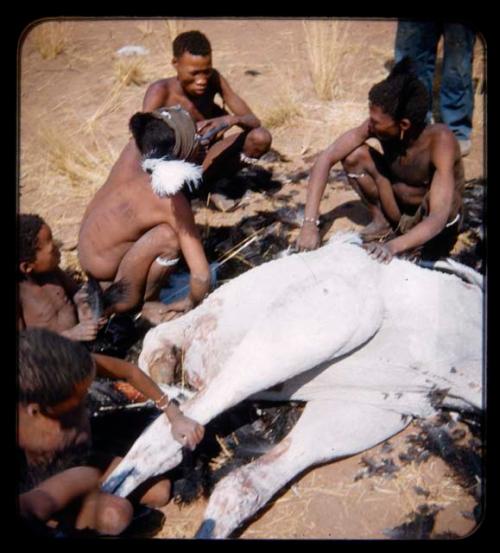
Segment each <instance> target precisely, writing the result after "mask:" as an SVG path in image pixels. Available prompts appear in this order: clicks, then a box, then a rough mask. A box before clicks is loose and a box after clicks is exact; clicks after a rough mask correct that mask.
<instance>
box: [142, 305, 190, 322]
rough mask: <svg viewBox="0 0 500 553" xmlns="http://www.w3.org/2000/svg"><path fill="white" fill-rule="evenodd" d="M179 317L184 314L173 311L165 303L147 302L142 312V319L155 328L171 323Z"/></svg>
mask: <svg viewBox="0 0 500 553" xmlns="http://www.w3.org/2000/svg"><path fill="white" fill-rule="evenodd" d="M179 315H182V313H179V312H176V311H172V310H171V309H169V308H168V307H167V306H166V305H165V304H164V303H161V302H159V301H147V302H145V303H144V305H143V306H142V310H141V318H142V319H145V320H146V321H148V322H149V323H151V324H152V325H154V326H156V325H159V324H160V323H164V322H166V321H170V320H172V319H174V318H175V317H178V316H179Z"/></svg>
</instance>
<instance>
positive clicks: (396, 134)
mask: <svg viewBox="0 0 500 553" xmlns="http://www.w3.org/2000/svg"><path fill="white" fill-rule="evenodd" d="M368 97H369V117H368V119H366V120H365V121H364V122H363V123H362V124H361V125H360V126H359V127H356V128H354V129H351V130H349V131H347V132H346V133H344V134H343V135H341V136H340V137H339V138H338V139H337V140H336V141H335V142H333V144H331V145H330V146H329V147H328V148H327V149H326V150H325V151H323V152H322V153H321V154H320V155H319V157H318V159H317V161H316V162H315V164H314V167H313V169H312V171H311V176H310V180H309V185H308V191H307V202H306V207H305V214H304V221H303V225H302V229H301V232H300V235H299V238H298V241H297V247H298V249H299V250H311V249H315V248H317V247H318V246H319V244H320V235H319V230H318V225H319V220H318V213H319V204H320V201H321V197H322V195H323V192H324V190H325V186H326V182H327V179H328V174H329V172H330V169H331V168H332V167H333V165H335V164H336V163H337V162H338V161H340V162H341V163H342V165H343V168H344V170H345V171H346V173H347V178H348V180H349V183H350V184H351V185H352V186H353V188H354V189H355V190H356V192H357V193H358V194H359V195H360V197H361V199H362V200H363V202H364V203H365V204H366V205H367V207H368V209H369V211H370V214H371V216H372V222H371V223H370V224H369V225H368V226H367V227H366V228H365V229H363V231H362V232H361V236H362V238H363V240H364V242H365V243H367V245H366V248H367V250H368V251H369V252H370V254H371V255H372V256H373V257H374V258H376V259H378V260H379V261H383V262H386V263H388V262H389V261H390V260H391V259H392V257H393V256H395V255H401V254H404V255H406V256H411V257H421V258H425V259H437V258H439V257H443V256H446V255H448V254H449V252H450V250H451V249H452V248H453V245H454V244H455V242H456V239H457V236H458V231H459V227H460V223H461V209H462V191H463V187H464V169H463V164H462V158H461V154H460V147H459V144H458V141H457V139H456V138H455V136H454V135H453V133H452V131H451V130H450V129H449V128H448V127H447V126H446V125H443V124H435V125H426V122H425V119H426V113H427V107H428V96H427V91H426V89H425V86H424V85H423V84H422V83H421V82H420V81H419V79H418V78H417V76H416V75H415V74H414V72H413V69H412V64H411V60H410V59H409V58H404V59H403V60H401V61H400V62H399V63H398V64H396V65H395V66H394V68H393V69H392V71H391V73H390V74H389V76H388V77H387V78H386V79H384V80H383V81H381V82H379V83H377V84H376V85H374V86H373V87H372V88H371V90H370V92H369V95H368ZM370 138H375V139H377V140H378V141H379V143H380V146H381V150H382V152H379V151H378V150H377V149H375V148H374V147H372V146H370V145H368V144H367V143H366V141H367V140H368V139H370Z"/></svg>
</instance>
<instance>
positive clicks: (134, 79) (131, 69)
mask: <svg viewBox="0 0 500 553" xmlns="http://www.w3.org/2000/svg"><path fill="white" fill-rule="evenodd" d="M115 75H116V78H117V80H118V82H119V83H123V84H124V85H125V86H129V85H131V84H135V85H137V86H141V85H143V84H144V83H146V82H147V80H148V79H147V78H146V76H145V74H144V61H143V60H142V59H141V58H137V57H136V56H134V57H132V58H125V59H120V60H118V61H117V62H116V63H115Z"/></svg>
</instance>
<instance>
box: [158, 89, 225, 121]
mask: <svg viewBox="0 0 500 553" xmlns="http://www.w3.org/2000/svg"><path fill="white" fill-rule="evenodd" d="M214 97H215V91H207V93H206V94H205V95H204V96H203V97H202V98H199V99H197V100H191V99H190V98H189V97H187V96H186V95H184V94H182V93H178V92H177V91H176V92H173V93H172V94H170V96H169V98H168V102H167V103H168V105H169V106H172V105H175V104H180V105H181V106H182V107H183V108H184V109H185V110H186V111H187V112H188V113H189V114H190V115H191V117H192V118H193V119H194V121H196V122H198V121H204V120H205V119H211V118H212V117H216V116H217V110H220V108H219V106H217V105H216V104H215V102H214Z"/></svg>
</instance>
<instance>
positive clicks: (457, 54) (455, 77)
mask: <svg viewBox="0 0 500 553" xmlns="http://www.w3.org/2000/svg"><path fill="white" fill-rule="evenodd" d="M475 38H476V35H475V32H474V31H473V30H472V29H471V28H470V27H467V26H466V25H463V24H460V23H445V25H444V54H443V77H442V79H441V93H440V102H441V117H442V119H443V122H444V123H446V124H447V125H448V127H450V129H451V130H452V131H453V133H454V134H455V136H456V137H457V139H458V140H459V141H463V142H465V141H469V139H470V134H471V130H472V112H473V109H474V91H473V86H472V59H473V52H474V42H475ZM468 146H469V147H468V149H469V150H470V143H469V144H468ZM462 153H463V154H464V150H462ZM466 153H468V152H466Z"/></svg>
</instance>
